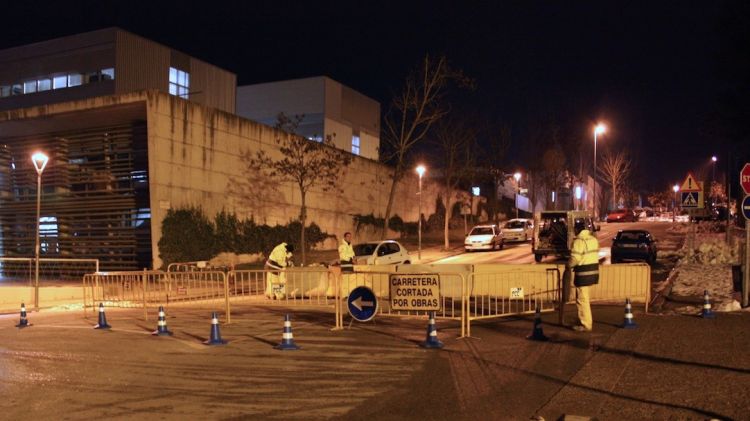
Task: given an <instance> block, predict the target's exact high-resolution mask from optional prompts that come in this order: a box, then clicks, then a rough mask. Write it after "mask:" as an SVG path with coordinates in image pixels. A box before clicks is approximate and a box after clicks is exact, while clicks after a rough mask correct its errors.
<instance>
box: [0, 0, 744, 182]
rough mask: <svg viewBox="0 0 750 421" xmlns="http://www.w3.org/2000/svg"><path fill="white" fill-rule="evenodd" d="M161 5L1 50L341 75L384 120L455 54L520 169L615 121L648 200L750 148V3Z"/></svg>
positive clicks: (48, 23) (616, 136)
mask: <svg viewBox="0 0 750 421" xmlns="http://www.w3.org/2000/svg"><path fill="white" fill-rule="evenodd" d="M149 3H157V2H149ZM158 3H159V6H153V5H149V4H148V3H137V2H119V3H117V4H119V5H118V6H116V5H115V3H114V2H107V1H98V2H77V3H76V2H70V3H60V2H55V3H49V4H48V5H47V6H46V7H43V5H42V3H36V2H35V3H34V7H31V4H24V3H21V2H18V3H16V4H15V5H10V4H9V5H4V6H3V8H4V11H3V14H4V16H5V18H6V19H4V24H3V25H1V26H0V48H6V47H11V46H16V45H22V44H26V43H30V42H35V41H42V40H45V39H49V38H54V37H58V36H63V35H69V34H74V33H78V32H84V31H88V30H93V29H99V28H103V27H108V26H119V27H122V28H123V29H126V30H129V31H132V32H134V33H136V34H139V35H142V36H144V37H147V38H150V39H153V40H155V41H158V42H161V43H163V44H166V45H168V46H170V47H173V48H176V49H178V50H181V51H183V52H185V53H187V54H190V55H193V56H195V57H197V58H200V59H202V60H205V61H208V62H210V63H213V64H216V65H218V66H220V67H223V68H225V69H228V70H230V71H233V72H235V73H237V75H238V80H239V83H240V84H251V83H258V82H267V81H273V80H283V79H289V78H298V77H306V76H313V75H327V76H330V77H332V78H333V79H336V80H338V81H340V82H342V83H344V84H346V85H349V86H351V87H353V88H354V89H357V90H359V91H361V92H363V93H364V94H366V95H368V96H370V97H372V98H374V99H376V100H378V101H380V102H381V104H382V105H383V108H384V109H385V108H386V106H387V104H388V101H389V98H390V96H391V92H393V91H394V90H397V89H398V88H399V87H400V86H401V84H402V81H403V78H404V76H405V75H406V73H407V72H408V71H409V70H410V69H411V68H412V67H413V66H414V65H415V64H416V63H417V62H418V61H419V60H420V59H421V57H422V56H423V55H424V54H425V53H431V54H445V55H446V56H447V57H448V59H449V60H450V61H451V63H452V64H453V65H454V66H455V67H457V68H461V69H463V70H464V72H465V73H466V74H467V75H469V76H472V77H474V78H475V79H476V82H477V89H476V91H474V92H472V93H466V94H462V95H459V96H456V97H455V99H454V101H456V105H458V107H457V108H461V109H464V110H472V112H474V113H476V114H478V115H481V116H482V117H483V118H485V119H486V120H488V121H491V122H494V123H498V122H505V123H507V124H509V125H511V126H512V127H513V129H514V141H515V142H516V145H515V146H514V147H513V149H512V151H511V156H510V157H509V161H510V162H511V163H513V165H523V162H522V159H521V153H520V148H519V146H518V145H519V144H520V143H521V142H522V141H523V136H524V130H525V128H527V127H529V125H533V124H534V122H535V121H540V120H545V121H554V122H555V124H558V125H559V126H560V127H561V129H562V130H563V133H564V136H565V137H566V138H567V139H569V140H568V141H567V144H570V145H581V144H583V145H586V147H587V148H588V147H590V145H589V144H590V143H593V139H592V132H591V130H592V127H593V124H594V122H596V121H599V120H601V121H604V122H605V123H607V125H608V126H609V128H610V131H609V132H608V133H607V134H606V135H605V136H604V138H602V147H607V146H606V145H616V146H617V147H624V148H627V149H628V150H629V151H630V152H631V154H632V155H633V156H634V157H635V158H636V160H637V161H636V168H637V171H636V174H635V177H634V181H635V182H636V183H637V184H638V187H639V188H640V189H659V190H662V189H665V188H666V187H667V186H669V185H670V183H673V182H675V181H678V180H680V179H682V178H683V177H684V174H685V173H686V172H687V170H690V169H693V170H700V169H701V168H703V169H705V168H707V165H708V164H707V163H708V162H709V159H710V157H711V155H713V154H716V155H719V157H720V163H721V162H724V163H726V159H724V157H726V156H727V153H728V152H729V151H730V150H731V151H733V153H734V154H735V155H738V154H739V152H740V149H741V148H744V150H745V151H747V144H748V140H747V137H746V136H747V135H746V133H747V124H748V114H747V105H746V103H745V102H746V99H745V98H744V97H745V96H746V95H747V93H748V77H750V76H748V75H749V74H750V65H748V58H747V55H748V53H750V49H749V48H748V47H749V46H750V43H749V42H748V39H749V38H748V30H747V29H746V26H747V24H746V22H748V18H750V8H749V7H748V6H747V5H746V4H744V3H743V2H739V1H738V2H718V1H705V2H696V3H694V4H692V3H691V2H663V1H651V2H643V3H639V2H614V1H597V2H588V1H548V2H530V1H517V2H502V5H496V4H494V3H500V2H483V3H472V2H455V3H454V4H449V3H439V2H305V4H304V5H301V4H297V3H298V2H283V1H269V2H258V1H254V2H242V3H240V2H236V3H237V4H234V3H228V4H224V3H221V2H216V1H214V2H187V1H184V2H176V3H172V2H158ZM299 3H302V2H299ZM401 3H408V4H407V5H403V4H401ZM490 3H492V4H490ZM743 141H744V142H743ZM732 142H735V143H732ZM738 142H739V143H738ZM586 153H589V152H586ZM723 168H724V167H723V166H721V165H719V166H718V167H717V176H718V175H719V174H723Z"/></svg>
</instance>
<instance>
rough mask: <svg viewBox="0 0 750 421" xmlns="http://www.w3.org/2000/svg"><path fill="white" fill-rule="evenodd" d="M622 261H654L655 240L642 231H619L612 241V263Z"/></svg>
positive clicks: (649, 234)
mask: <svg viewBox="0 0 750 421" xmlns="http://www.w3.org/2000/svg"><path fill="white" fill-rule="evenodd" d="M623 260H644V261H646V262H649V263H653V262H655V261H656V239H654V238H653V237H652V236H651V233H649V232H648V231H644V230H621V231H619V232H618V233H617V236H616V237H615V238H614V240H613V241H612V263H619V262H621V261H623Z"/></svg>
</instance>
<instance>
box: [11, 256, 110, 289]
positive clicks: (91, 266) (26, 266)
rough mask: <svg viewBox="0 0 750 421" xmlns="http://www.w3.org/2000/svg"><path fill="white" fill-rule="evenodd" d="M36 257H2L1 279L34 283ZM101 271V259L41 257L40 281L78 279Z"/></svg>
mask: <svg viewBox="0 0 750 421" xmlns="http://www.w3.org/2000/svg"><path fill="white" fill-rule="evenodd" d="M35 263H36V259H35V258H33V257H0V279H1V280H3V281H10V282H14V281H15V282H24V283H26V282H28V285H29V286H33V285H34V276H35V266H36V265H35ZM91 272H99V259H65V258H50V257H42V258H40V259H39V280H40V281H73V280H75V281H77V280H79V279H81V277H82V276H83V275H85V274H87V273H91Z"/></svg>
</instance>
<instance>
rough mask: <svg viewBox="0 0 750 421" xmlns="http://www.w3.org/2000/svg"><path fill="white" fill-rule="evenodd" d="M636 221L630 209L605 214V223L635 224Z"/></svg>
mask: <svg viewBox="0 0 750 421" xmlns="http://www.w3.org/2000/svg"><path fill="white" fill-rule="evenodd" d="M636 219H637V218H636V216H635V212H633V210H632V209H616V210H613V211H611V212H610V213H608V214H607V222H635V221H636Z"/></svg>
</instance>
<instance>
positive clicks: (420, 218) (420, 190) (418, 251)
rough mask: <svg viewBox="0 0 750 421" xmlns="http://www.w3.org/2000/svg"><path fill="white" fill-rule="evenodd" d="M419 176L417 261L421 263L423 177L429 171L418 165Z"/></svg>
mask: <svg viewBox="0 0 750 421" xmlns="http://www.w3.org/2000/svg"><path fill="white" fill-rule="evenodd" d="M416 171H417V174H419V192H418V193H417V194H418V195H419V222H418V225H419V228H418V231H417V232H418V234H417V236H418V240H417V241H418V245H417V259H419V262H420V263H421V262H422V176H423V175H424V172H425V171H427V169H426V168H425V167H424V165H418V166H417V168H416Z"/></svg>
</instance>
